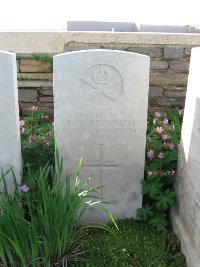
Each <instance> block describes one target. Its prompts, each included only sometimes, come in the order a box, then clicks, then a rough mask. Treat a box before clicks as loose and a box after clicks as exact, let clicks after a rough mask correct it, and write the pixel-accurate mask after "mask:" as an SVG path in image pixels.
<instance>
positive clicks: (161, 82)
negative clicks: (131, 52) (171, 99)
mask: <svg viewBox="0 0 200 267" xmlns="http://www.w3.org/2000/svg"><path fill="white" fill-rule="evenodd" d="M187 77H188V75H187V74H183V73H151V74H150V85H151V86H152V85H155V86H161V87H162V86H167V85H173V86H179V85H183V86H187Z"/></svg>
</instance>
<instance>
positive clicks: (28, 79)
mask: <svg viewBox="0 0 200 267" xmlns="http://www.w3.org/2000/svg"><path fill="white" fill-rule="evenodd" d="M17 80H18V81H31V80H32V79H31V78H29V77H26V76H21V77H18V78H17Z"/></svg>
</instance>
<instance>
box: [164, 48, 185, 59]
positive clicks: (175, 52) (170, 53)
mask: <svg viewBox="0 0 200 267" xmlns="http://www.w3.org/2000/svg"><path fill="white" fill-rule="evenodd" d="M183 55H184V48H181V47H165V48H164V58H183Z"/></svg>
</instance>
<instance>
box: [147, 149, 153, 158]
mask: <svg viewBox="0 0 200 267" xmlns="http://www.w3.org/2000/svg"><path fill="white" fill-rule="evenodd" d="M147 157H148V158H149V160H153V159H154V150H152V149H151V150H149V151H148V152H147Z"/></svg>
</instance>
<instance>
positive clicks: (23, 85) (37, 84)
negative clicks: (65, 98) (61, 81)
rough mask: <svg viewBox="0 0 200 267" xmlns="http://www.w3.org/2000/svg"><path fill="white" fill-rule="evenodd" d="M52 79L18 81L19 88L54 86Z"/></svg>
mask: <svg viewBox="0 0 200 267" xmlns="http://www.w3.org/2000/svg"><path fill="white" fill-rule="evenodd" d="M52 87H53V82H52V81H18V88H52Z"/></svg>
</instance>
